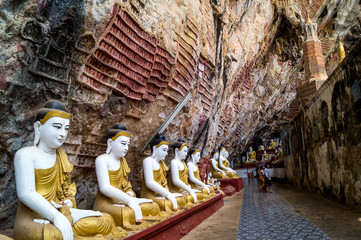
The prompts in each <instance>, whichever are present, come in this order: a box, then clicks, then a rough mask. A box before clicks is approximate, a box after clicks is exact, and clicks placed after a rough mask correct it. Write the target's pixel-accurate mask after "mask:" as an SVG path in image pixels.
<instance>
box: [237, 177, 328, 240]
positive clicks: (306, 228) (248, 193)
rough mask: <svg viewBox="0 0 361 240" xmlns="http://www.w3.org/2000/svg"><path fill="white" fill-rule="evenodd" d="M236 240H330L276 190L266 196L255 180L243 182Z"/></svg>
mask: <svg viewBox="0 0 361 240" xmlns="http://www.w3.org/2000/svg"><path fill="white" fill-rule="evenodd" d="M244 180H245V181H244V183H243V184H244V197H243V204H242V211H241V217H240V220H239V229H238V233H237V239H245V240H258V239H280V240H281V239H284V240H288V239H329V237H328V236H327V235H326V234H325V233H324V232H323V231H321V230H320V229H319V228H317V227H316V226H315V225H314V224H313V223H312V222H310V221H309V220H307V219H306V218H305V217H304V216H302V214H300V213H299V212H298V211H297V210H296V209H295V208H294V207H292V206H291V205H290V204H289V203H288V202H286V201H285V200H284V199H283V198H282V197H281V196H280V195H279V194H277V193H276V192H275V191H274V192H273V193H264V192H261V191H260V189H259V184H258V182H257V180H256V179H251V180H248V179H244Z"/></svg>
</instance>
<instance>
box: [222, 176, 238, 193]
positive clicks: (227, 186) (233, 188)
mask: <svg viewBox="0 0 361 240" xmlns="http://www.w3.org/2000/svg"><path fill="white" fill-rule="evenodd" d="M219 181H220V182H221V190H222V191H223V192H224V193H225V194H226V195H227V196H232V195H233V194H235V193H236V192H239V191H241V190H242V189H243V181H242V178H223V179H220V180H219Z"/></svg>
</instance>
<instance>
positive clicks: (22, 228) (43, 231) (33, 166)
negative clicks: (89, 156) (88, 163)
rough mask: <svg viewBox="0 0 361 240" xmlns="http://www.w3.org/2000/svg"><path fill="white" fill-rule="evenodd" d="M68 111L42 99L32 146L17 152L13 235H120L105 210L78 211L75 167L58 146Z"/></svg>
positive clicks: (122, 233)
mask: <svg viewBox="0 0 361 240" xmlns="http://www.w3.org/2000/svg"><path fill="white" fill-rule="evenodd" d="M70 117H71V115H70V114H69V113H67V112H65V109H64V106H63V105H62V104H61V103H60V102H59V101H56V100H50V101H48V102H46V104H45V108H42V109H40V110H39V111H38V113H37V116H36V122H35V124H34V129H35V140H34V146H31V147H25V148H22V149H20V150H19V151H17V153H16V154H15V161H14V167H15V181H16V191H17V195H18V198H19V205H18V210H17V213H16V218H15V223H14V238H15V239H27V240H32V239H64V240H69V239H73V237H75V238H83V239H84V238H87V239H91V238H93V237H94V238H95V239H99V238H102V237H100V236H107V237H108V236H109V237H111V238H122V237H124V236H126V234H127V233H126V232H125V231H124V230H122V229H121V228H117V227H116V226H115V224H114V220H113V218H112V217H111V216H110V215H109V214H107V213H100V212H98V211H92V210H80V209H76V202H75V193H76V186H75V184H74V183H71V182H70V172H71V171H72V169H73V165H71V163H70V162H69V160H68V157H67V155H66V153H65V152H64V150H62V149H61V148H60V147H61V146H62V145H63V143H64V142H65V139H66V137H67V134H68V130H69V122H70Z"/></svg>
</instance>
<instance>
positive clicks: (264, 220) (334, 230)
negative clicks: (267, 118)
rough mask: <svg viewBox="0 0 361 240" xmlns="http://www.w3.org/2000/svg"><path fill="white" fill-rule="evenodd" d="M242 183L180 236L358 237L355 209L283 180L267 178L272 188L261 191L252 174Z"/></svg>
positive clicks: (360, 218) (360, 223) (360, 221)
mask: <svg viewBox="0 0 361 240" xmlns="http://www.w3.org/2000/svg"><path fill="white" fill-rule="evenodd" d="M243 184H244V191H243V192H241V193H237V194H235V195H233V196H232V197H226V198H225V199H224V200H225V201H224V207H222V208H221V209H220V210H218V211H217V212H216V213H215V214H213V215H212V216H211V217H209V218H208V219H206V220H205V221H203V222H202V223H201V224H200V225H198V226H197V227H196V228H195V229H193V230H192V231H191V232H189V233H188V235H187V236H185V237H183V238H182V239H183V240H187V239H189V240H190V239H192V240H194V239H197V240H198V239H200V240H201V239H210V240H213V239H214V240H216V239H217V240H219V239H257V240H263V239H361V211H359V210H355V209H351V208H348V207H345V206H343V205H341V204H338V203H335V202H333V201H330V200H327V199H325V198H323V197H321V196H319V195H316V194H313V193H310V192H306V191H299V190H297V189H296V188H295V187H292V186H289V185H286V184H280V183H273V187H272V192H273V193H264V192H261V191H260V190H259V184H258V181H257V179H255V178H253V179H250V180H248V179H243ZM236 209H237V210H236Z"/></svg>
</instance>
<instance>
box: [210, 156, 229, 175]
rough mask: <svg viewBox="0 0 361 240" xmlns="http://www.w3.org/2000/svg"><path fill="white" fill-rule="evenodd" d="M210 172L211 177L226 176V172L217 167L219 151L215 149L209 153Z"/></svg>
mask: <svg viewBox="0 0 361 240" xmlns="http://www.w3.org/2000/svg"><path fill="white" fill-rule="evenodd" d="M211 156H212V157H211V174H212V178H226V177H227V176H226V174H225V173H224V172H223V171H222V170H221V169H220V168H219V167H218V158H219V152H218V151H215V152H212V154H211Z"/></svg>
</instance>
